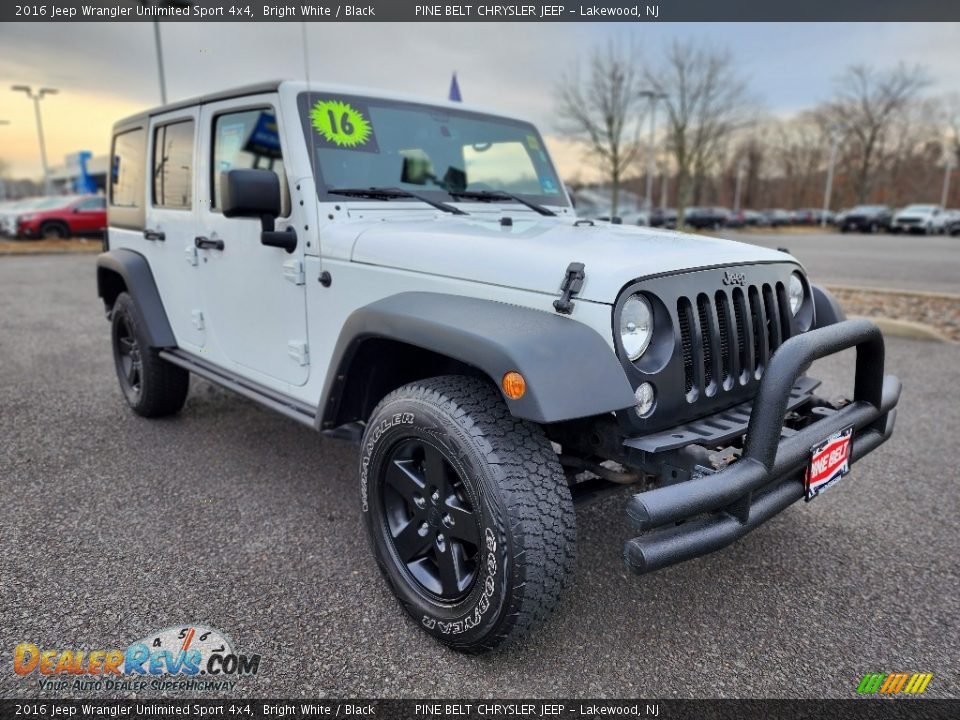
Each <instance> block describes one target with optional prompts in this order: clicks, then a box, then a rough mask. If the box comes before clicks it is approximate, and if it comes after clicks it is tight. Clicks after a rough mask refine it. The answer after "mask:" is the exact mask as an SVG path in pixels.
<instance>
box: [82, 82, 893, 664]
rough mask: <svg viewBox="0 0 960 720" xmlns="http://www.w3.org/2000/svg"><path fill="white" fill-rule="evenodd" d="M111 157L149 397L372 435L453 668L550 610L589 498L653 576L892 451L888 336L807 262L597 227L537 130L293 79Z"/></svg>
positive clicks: (392, 522) (407, 553)
mask: <svg viewBox="0 0 960 720" xmlns="http://www.w3.org/2000/svg"><path fill="white" fill-rule="evenodd" d="M112 156H113V161H112V166H111V167H112V169H111V175H110V179H109V203H108V208H109V210H108V211H109V236H108V239H107V241H106V242H107V244H108V247H107V249H106V251H105V252H104V253H103V254H102V255H101V256H100V257H99V260H98V263H97V282H98V289H99V294H100V297H101V298H102V299H103V302H104V304H105V307H106V312H107V317H108V319H109V320H110V322H111V323H112V347H113V355H114V361H115V365H116V371H117V376H118V378H119V383H120V388H121V390H122V392H123V396H124V397H125V399H126V402H127V404H128V405H129V406H130V407H131V408H132V409H133V411H134V412H135V413H137V414H139V415H142V416H145V417H159V416H163V415H170V414H173V413H177V412H178V411H180V410H181V408H183V406H184V404H185V401H186V400H187V394H188V382H189V377H190V375H191V374H194V375H197V376H199V377H202V378H205V379H207V380H209V381H212V382H214V383H218V384H219V385H221V386H223V387H225V388H229V389H231V390H234V391H236V392H237V393H239V394H241V395H244V396H246V397H248V398H252V399H254V400H255V401H257V402H259V403H261V404H262V405H263V406H265V407H267V408H270V409H272V410H275V411H277V412H279V413H281V414H283V415H285V416H286V417H288V418H290V419H291V420H293V421H295V422H299V423H302V424H304V425H306V426H308V427H311V428H314V429H316V430H317V431H319V432H321V433H323V434H325V435H327V436H330V437H334V438H341V439H345V440H352V441H354V442H357V443H358V444H359V452H358V467H359V472H358V488H357V500H358V502H359V505H360V507H361V509H362V511H363V515H364V517H365V519H366V525H367V531H368V534H369V538H370V543H371V547H372V550H373V554H374V556H375V557H376V559H377V562H378V563H379V566H380V569H381V570H382V572H383V575H384V577H385V578H386V580H387V582H388V583H389V584H390V587H391V588H392V590H393V592H394V593H395V594H396V596H397V597H398V598H399V600H400V602H401V603H402V605H403V606H404V607H405V608H406V610H407V611H408V612H409V613H410V615H411V616H412V617H413V618H414V620H415V621H416V622H417V623H418V625H419V626H420V627H421V628H422V629H423V630H425V631H426V632H427V633H429V634H431V635H433V636H434V637H436V638H438V639H439V640H441V641H442V642H444V643H447V644H449V645H451V646H453V647H456V648H458V649H461V650H467V651H481V650H486V649H490V648H494V647H497V646H498V645H500V644H502V643H503V642H504V641H506V640H508V639H511V638H515V637H518V636H521V635H523V634H524V633H526V632H528V631H530V630H531V629H532V628H533V627H535V626H536V625H537V624H538V623H541V622H543V621H544V620H546V619H547V618H548V617H549V615H550V614H551V612H552V611H553V610H554V608H555V607H556V606H557V603H558V601H559V599H560V596H561V590H562V589H563V587H564V585H565V584H566V583H567V582H568V576H569V575H570V573H571V571H572V569H573V559H574V540H575V530H574V502H575V501H576V500H579V499H582V498H586V497H589V496H596V495H597V494H598V493H601V492H603V491H606V490H610V489H616V488H621V487H623V486H624V485H625V484H626V485H636V490H637V493H636V494H635V495H633V496H632V497H631V499H630V500H629V502H628V503H627V507H626V515H627V518H628V520H629V522H630V524H631V525H632V526H633V527H634V528H635V532H634V533H632V535H633V537H628V538H625V541H626V542H625V545H624V549H623V557H624V560H625V563H626V565H627V567H628V568H630V569H631V570H633V571H634V572H636V573H646V572H651V571H654V570H657V569H659V568H663V567H665V566H668V565H671V564H673V563H677V562H680V561H683V560H686V559H689V558H694V557H697V556H700V555H704V554H707V553H709V552H712V551H714V550H718V549H720V548H722V547H724V546H726V545H728V544H730V543H731V542H733V541H735V540H736V539H738V538H740V537H742V536H743V535H745V534H746V533H748V532H749V531H751V530H752V529H754V528H755V527H757V526H758V525H760V524H761V523H763V522H765V521H766V520H768V519H769V518H771V517H772V516H774V515H775V514H777V513H778V512H780V511H781V510H783V509H785V508H786V507H787V506H789V505H790V504H792V503H794V502H795V501H797V500H799V499H801V498H806V499H808V500H810V499H813V498H815V497H816V496H817V495H818V494H819V493H820V492H821V491H822V490H823V489H825V488H826V487H828V486H830V485H832V484H833V483H835V482H836V481H838V480H839V479H841V478H842V477H843V476H844V475H845V474H846V472H847V471H848V470H849V467H850V465H851V463H852V462H854V461H856V460H858V459H859V458H861V457H863V456H864V455H865V454H867V453H869V452H871V451H872V450H874V449H875V448H876V447H878V446H879V445H880V444H881V443H883V442H884V441H885V440H886V439H887V438H889V437H890V434H891V432H892V430H893V424H894V418H895V411H894V407H895V406H896V404H897V400H898V398H899V392H900V385H899V382H898V381H897V379H896V378H895V377H893V376H886V377H885V376H884V374H883V339H882V337H881V335H880V332H879V331H878V329H877V327H876V326H875V325H873V324H872V323H870V322H868V321H865V320H845V319H844V317H843V313H842V311H841V310H840V309H839V307H838V306H837V304H836V303H835V302H834V301H833V299H832V298H831V296H830V295H829V294H828V293H827V292H826V291H824V290H822V289H820V288H818V287H817V286H815V285H813V284H811V283H810V281H809V280H808V279H807V276H806V273H805V272H804V270H803V268H802V267H801V266H800V264H799V263H798V262H797V261H796V260H795V259H794V258H793V257H791V256H790V255H788V254H786V253H784V252H779V251H774V250H768V249H764V248H761V247H756V246H753V245H746V244H741V243H736V242H730V241H726V240H722V239H717V238H711V237H703V236H691V235H685V234H681V233H677V232H672V231H667V230H653V229H648V228H640V227H636V226H632V225H627V224H620V225H617V224H613V223H609V222H595V221H591V220H582V219H578V218H577V217H576V215H575V213H574V210H573V208H572V206H571V204H570V200H569V198H568V196H567V194H566V191H565V189H564V186H563V184H562V183H561V180H560V177H559V176H558V174H557V172H556V170H555V168H554V166H553V163H552V161H551V159H550V156H549V154H548V153H547V149H546V145H545V143H544V140H543V137H542V136H541V135H540V133H539V132H538V131H537V129H536V128H535V127H534V126H533V125H531V124H529V123H527V122H524V121H523V120H519V119H516V118H513V117H508V116H504V115H499V114H493V113H490V112H487V111H483V110H479V109H474V108H470V107H467V106H464V105H461V104H459V103H433V102H425V101H421V100H416V99H410V98H405V97H399V96H394V95H390V94H383V93H370V92H364V91H361V90H358V89H353V88H343V87H332V86H331V87H309V88H308V87H307V86H306V85H305V84H303V83H296V82H280V83H269V84H262V85H257V86H252V87H246V88H240V89H237V90H232V91H228V92H222V93H217V94H214V95H209V96H206V97H202V98H198V99H195V100H191V101H187V102H181V103H176V104H174V105H169V106H167V107H162V108H157V109H156V110H152V111H149V112H145V113H143V114H140V115H136V116H134V117H130V118H127V119H125V120H122V121H120V122H118V123H117V124H116V126H115V127H114V131H113V138H112ZM851 347H856V348H857V363H856V384H855V388H854V392H853V398H852V400H850V401H843V402H829V401H827V400H825V399H823V398H821V397H819V396H818V395H816V393H815V390H816V388H817V385H818V382H817V381H816V380H813V379H811V378H810V377H807V376H806V375H805V371H806V370H807V368H808V367H809V366H810V364H811V363H812V362H813V361H814V360H816V359H817V358H820V357H823V356H825V355H828V354H832V353H836V352H839V351H841V350H844V349H846V348H851ZM189 411H190V405H189V403H187V408H186V410H185V412H189ZM264 442H265V443H268V442H269V439H268V438H265V439H264ZM313 470H314V471H315V472H316V473H318V476H319V477H320V478H321V479H322V477H323V472H324V468H315V469H313ZM271 480H272V479H271V478H269V477H265V478H264V482H270V481H271ZM612 521H613V522H618V521H619V518H618V519H617V520H612ZM322 524H323V518H322V517H320V516H318V517H317V527H316V528H314V529H313V530H312V532H323V529H322ZM297 532H302V528H300V529H298V530H297ZM280 561H281V562H282V559H280ZM584 591H586V589H585V590H584ZM321 593H322V590H321Z"/></svg>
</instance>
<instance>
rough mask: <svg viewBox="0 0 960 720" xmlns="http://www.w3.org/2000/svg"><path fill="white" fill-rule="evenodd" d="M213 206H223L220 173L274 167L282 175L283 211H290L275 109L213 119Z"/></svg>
mask: <svg viewBox="0 0 960 720" xmlns="http://www.w3.org/2000/svg"><path fill="white" fill-rule="evenodd" d="M213 122H214V127H213V168H212V169H213V178H212V183H211V186H212V187H213V198H212V201H213V207H214V208H217V207H220V174H221V173H223V172H225V171H227V170H233V169H237V168H241V169H248V168H252V169H256V170H272V171H273V172H274V173H276V174H277V177H278V178H279V179H280V197H281V198H282V207H281V211H280V214H281V216H282V217H286V216H287V215H289V214H290V198H289V192H288V188H287V175H286V173H285V172H284V169H283V155H282V154H281V151H280V133H279V129H278V126H277V116H276V113H275V112H274V111H273V110H272V109H271V108H259V109H256V110H244V111H242V112H235V113H225V114H223V115H218V116H217V117H216V118H215V119H214V121H213Z"/></svg>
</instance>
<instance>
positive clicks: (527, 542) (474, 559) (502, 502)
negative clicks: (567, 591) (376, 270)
mask: <svg viewBox="0 0 960 720" xmlns="http://www.w3.org/2000/svg"><path fill="white" fill-rule="evenodd" d="M360 501H361V506H362V509H363V513H364V519H365V520H366V524H367V531H368V535H369V538H370V544H371V547H372V549H373V552H374V555H375V557H376V559H377V563H378V565H379V567H380V570H381V572H382V573H383V575H384V577H385V578H386V580H387V582H388V583H389V585H390V589H391V590H392V591H393V593H394V594H395V595H396V596H397V599H398V600H399V601H400V603H401V604H402V605H403V607H404V609H405V610H406V611H407V612H408V613H409V614H410V616H411V617H413V619H414V620H415V621H416V622H417V623H418V625H419V626H420V628H421V629H422V630H424V631H425V632H427V633H429V634H430V635H432V636H433V637H435V638H436V639H438V640H440V641H441V642H443V643H446V644H447V645H450V646H451V647H454V648H456V649H458V650H464V651H468V652H482V651H485V650H490V649H493V648H496V647H498V646H500V645H502V644H503V643H505V642H507V641H511V640H513V639H515V638H518V637H522V636H524V635H526V634H528V633H529V632H531V631H532V630H533V629H534V628H535V627H537V626H538V625H539V624H541V623H543V622H545V621H546V620H547V618H548V617H549V616H550V615H551V614H552V612H553V610H554V609H555V608H556V606H557V604H558V603H559V601H560V595H561V593H562V590H563V587H564V585H565V584H566V581H567V578H568V576H569V574H570V572H571V570H572V566H573V553H574V539H575V524H574V512H573V502H572V500H571V497H570V490H569V488H568V487H567V482H566V478H565V476H564V474H563V470H562V469H561V468H560V464H559V462H558V461H557V457H556V453H555V452H554V450H553V447H552V446H551V444H550V442H549V440H547V438H546V437H545V435H544V434H543V431H542V430H541V429H540V428H539V427H538V426H536V425H534V424H532V423H529V422H526V421H523V420H518V419H517V418H515V417H513V416H512V415H511V414H510V411H509V409H508V408H507V406H506V404H505V402H504V400H503V398H502V396H501V395H500V393H499V392H498V391H497V389H496V388H495V387H494V386H493V385H491V384H490V383H489V382H487V381H485V380H482V379H479V378H472V377H463V376H444V377H437V378H430V379H428V380H422V381H419V382H416V383H412V384H410V385H405V386H403V387H401V388H399V389H398V390H395V391H394V392H392V393H391V394H390V395H388V396H387V397H386V398H384V399H383V400H382V401H381V402H380V404H379V405H378V406H377V407H376V408H375V409H374V411H373V413H372V414H371V416H370V418H369V420H368V422H367V426H366V429H365V431H364V437H363V443H362V451H361V456H360Z"/></svg>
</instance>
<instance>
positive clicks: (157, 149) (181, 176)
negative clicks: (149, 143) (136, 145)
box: [153, 120, 194, 210]
mask: <svg viewBox="0 0 960 720" xmlns="http://www.w3.org/2000/svg"><path fill="white" fill-rule="evenodd" d="M193 132H194V123H193V120H187V121H185V122H176V123H171V124H169V125H160V126H159V127H157V128H156V130H154V133H153V204H154V206H155V207H162V208H170V209H172V210H189V209H190V208H191V207H193Z"/></svg>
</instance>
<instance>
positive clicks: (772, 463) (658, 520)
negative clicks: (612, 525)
mask: <svg viewBox="0 0 960 720" xmlns="http://www.w3.org/2000/svg"><path fill="white" fill-rule="evenodd" d="M852 347H856V348H857V361H856V380H855V383H854V396H853V401H852V402H851V403H850V404H849V405H847V406H846V407H843V408H842V409H840V410H838V411H837V412H835V413H832V414H830V415H827V416H826V417H824V418H823V419H821V420H818V421H816V422H814V423H812V424H810V425H808V426H807V427H804V428H803V429H801V430H797V431H796V432H794V433H792V434H789V435H787V436H783V437H782V435H783V421H784V415H785V414H786V409H787V400H788V398H789V395H790V391H791V388H792V387H793V385H794V383H795V382H796V380H797V378H798V377H799V376H800V374H801V372H802V371H803V369H804V368H805V367H806V366H808V365H809V364H810V363H811V362H813V361H814V360H817V359H819V358H822V357H825V356H827V355H832V354H834V353H837V352H840V351H842V350H846V349H848V348H852ZM883 356H884V346H883V336H882V335H881V334H880V329H879V328H878V327H877V326H876V325H874V324H873V323H872V322H870V321H868V320H845V321H843V322H839V323H836V324H834V325H828V326H826V327H823V328H819V329H817V330H811V331H810V332H807V333H804V334H803V335H797V336H795V337H793V338H791V339H789V340H787V342H785V343H784V344H783V345H782V346H781V347H780V348H779V349H778V350H777V352H776V353H775V354H774V355H773V357H772V358H771V360H770V364H769V365H768V367H767V370H766V372H765V373H764V376H763V380H762V382H761V383H760V389H759V391H758V393H757V396H756V400H755V401H754V403H753V412H752V414H751V416H750V421H749V425H748V426H747V434H746V441H745V445H744V449H743V455H742V456H741V457H740V459H738V460H736V461H735V462H733V463H732V464H731V465H729V466H728V467H726V468H725V469H723V470H721V471H720V472H717V473H715V474H712V475H706V476H703V477H700V478H697V479H694V480H689V481H687V482H681V483H677V484H675V485H668V486H665V487H660V488H657V489H655V490H649V491H647V492H643V493H639V494H637V495H635V496H634V497H633V498H631V499H630V501H629V502H628V504H627V517H628V518H629V519H630V521H631V522H632V524H633V525H634V526H635V527H636V528H637V529H638V530H640V531H641V532H642V533H643V534H641V535H640V536H639V537H636V538H633V539H632V540H629V541H627V543H626V545H624V548H623V557H624V562H625V563H626V565H627V567H629V568H630V569H631V570H633V571H634V572H636V573H648V572H652V571H654V570H659V569H661V568H664V567H667V566H668V565H673V564H675V563H678V562H682V561H684V560H690V559H692V558H695V557H699V556H701V555H706V554H707V553H710V552H713V551H715V550H719V549H721V548H723V547H726V546H727V545H729V544H731V543H732V542H734V541H735V540H737V539H739V538H741V537H743V536H744V535H746V534H747V533H748V532H750V531H751V530H753V529H754V528H756V527H757V526H759V525H761V524H762V523H764V522H766V521H767V520H769V519H770V518H771V517H773V516H774V515H776V514H777V513H779V512H780V511H782V510H784V509H785V508H786V507H787V506H788V505H790V504H792V503H794V502H796V501H797V500H799V499H800V498H801V497H803V496H804V489H803V477H804V472H805V470H806V467H807V464H808V462H809V461H810V452H811V448H813V447H814V446H815V445H816V444H817V443H819V442H821V441H822V440H824V439H825V438H827V437H829V436H830V435H832V434H833V433H835V432H839V431H840V430H843V429H844V428H847V427H850V426H851V425H852V426H853V428H854V433H853V444H852V448H851V462H856V461H857V460H859V459H860V458H862V457H863V456H864V455H866V454H867V453H869V452H871V451H873V450H874V449H876V448H877V447H878V446H880V445H881V444H882V443H883V442H885V441H886V440H887V439H888V438H889V437H890V435H891V434H892V432H893V425H894V420H895V419H896V410H895V409H894V408H895V407H896V405H897V401H898V400H899V399H900V381H899V380H898V379H897V378H896V377H895V376H893V375H887V376H884V374H883V362H884V357H883ZM700 515H703V516H704V517H700V518H697V519H692V520H691V519H690V518H694V517H696V516H700ZM684 520H687V522H682V523H681V524H677V523H678V522H680V521H684Z"/></svg>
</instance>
